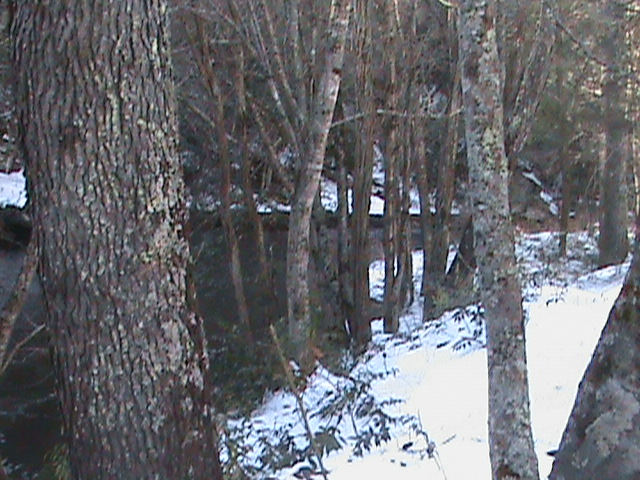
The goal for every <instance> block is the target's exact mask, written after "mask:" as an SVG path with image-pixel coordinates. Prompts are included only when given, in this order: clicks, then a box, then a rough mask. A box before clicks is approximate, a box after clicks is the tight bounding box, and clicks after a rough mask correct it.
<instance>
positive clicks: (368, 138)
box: [349, 0, 376, 346]
mask: <svg viewBox="0 0 640 480" xmlns="http://www.w3.org/2000/svg"><path fill="white" fill-rule="evenodd" d="M356 5H357V7H356V8H357V11H358V13H359V15H357V18H356V25H355V27H356V35H357V42H358V44H357V49H358V58H359V59H360V61H359V62H358V65H357V85H358V92H360V94H359V95H358V96H357V97H356V105H357V107H358V108H357V110H358V111H361V112H364V113H365V115H364V116H363V118H362V120H361V121H360V123H358V127H359V128H358V132H359V135H356V165H355V172H354V176H353V214H352V218H351V258H352V262H353V314H352V316H351V318H350V320H349V330H350V332H351V336H352V338H353V339H354V341H355V343H356V345H357V346H362V345H366V344H367V342H368V341H369V340H370V339H371V327H370V324H369V308H368V306H369V303H370V298H369V263H370V261H371V259H370V253H369V209H370V206H371V186H372V183H373V154H374V132H375V122H376V116H375V114H374V112H375V105H374V99H373V81H372V48H373V45H372V43H373V39H372V32H371V28H372V22H371V17H372V15H373V13H372V10H373V5H372V2H369V0H358V1H357V3H356Z"/></svg>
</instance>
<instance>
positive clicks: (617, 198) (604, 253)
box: [598, 2, 629, 266]
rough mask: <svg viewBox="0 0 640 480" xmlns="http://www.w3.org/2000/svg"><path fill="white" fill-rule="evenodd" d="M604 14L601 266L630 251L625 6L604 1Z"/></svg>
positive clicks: (615, 260) (609, 263) (619, 258)
mask: <svg viewBox="0 0 640 480" xmlns="http://www.w3.org/2000/svg"><path fill="white" fill-rule="evenodd" d="M603 14H604V16H605V18H607V19H608V20H609V22H608V25H610V28H609V30H608V32H607V34H606V35H605V38H604V39H603V50H604V54H605V56H606V58H607V59H608V61H609V62H610V63H611V64H610V66H609V67H608V69H607V72H606V73H605V80H604V86H603V88H602V93H603V97H604V110H605V111H604V117H605V118H604V119H605V148H604V155H605V158H604V161H603V163H602V169H601V171H600V234H599V236H598V248H599V258H598V263H599V265H600V266H606V265H611V264H615V263H620V262H622V261H624V259H625V258H626V256H627V253H628V252H629V238H628V234H627V228H628V220H627V215H628V209H627V188H626V184H627V182H626V164H627V157H628V153H629V148H628V140H629V139H628V133H629V124H628V122H627V120H626V113H625V106H626V101H625V100H626V93H625V90H626V87H627V85H626V77H625V75H624V69H623V67H622V66H621V63H622V62H621V61H620V59H621V58H624V57H625V55H624V49H625V41H624V37H625V33H624V32H625V28H624V24H625V15H626V13H625V6H624V5H618V4H617V3H612V2H605V5H604V7H603Z"/></svg>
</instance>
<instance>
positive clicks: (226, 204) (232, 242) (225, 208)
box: [191, 15, 254, 344]
mask: <svg viewBox="0 0 640 480" xmlns="http://www.w3.org/2000/svg"><path fill="white" fill-rule="evenodd" d="M193 20H194V22H195V31H196V32H197V38H196V37H195V36H193V37H192V38H191V45H192V48H193V51H194V53H195V57H196V59H195V60H196V63H197V65H198V68H199V70H200V74H201V75H202V78H203V81H204V83H205V87H206V88H207V90H208V91H209V94H210V95H211V97H212V98H213V99H214V100H215V102H216V113H215V115H216V116H215V121H213V122H209V123H210V125H211V124H213V125H215V133H216V134H217V137H218V161H219V162H220V166H221V170H222V179H221V192H220V197H221V209H220V216H221V219H222V225H223V227H224V232H225V236H226V239H227V243H228V245H229V267H230V273H231V283H232V284H233V291H234V294H235V297H236V307H237V309H238V318H239V320H240V324H241V325H242V328H243V329H244V332H245V333H246V335H247V337H248V339H249V343H250V344H253V343H254V341H253V334H252V329H251V320H250V318H249V307H248V304H247V296H246V295H245V291H244V283H243V280H242V265H241V263H240V248H239V246H238V235H237V234H236V230H235V227H234V225H233V218H232V214H231V160H230V158H229V145H228V142H227V131H226V128H225V109H224V96H223V94H222V90H221V88H220V82H219V80H218V75H217V73H216V71H215V70H214V66H213V62H212V61H211V59H213V58H215V55H214V54H213V51H212V50H211V48H210V45H209V42H208V39H207V36H206V28H205V25H204V22H203V21H202V19H201V18H200V17H198V16H197V15H196V16H194V17H193Z"/></svg>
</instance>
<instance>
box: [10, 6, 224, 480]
mask: <svg viewBox="0 0 640 480" xmlns="http://www.w3.org/2000/svg"><path fill="white" fill-rule="evenodd" d="M166 10H167V5H166V4H165V3H164V2H163V1H162V0H152V1H145V2H141V1H137V0H134V1H130V2H123V3H117V2H116V3H113V2H106V1H100V0H98V1H94V0H83V1H64V0H60V1H52V2H44V3H43V2H16V4H15V12H14V23H13V34H14V41H15V50H14V52H15V68H16V70H17V72H18V77H19V82H18V98H19V102H18V103H19V107H20V116H19V119H20V126H21V132H22V137H21V147H22V148H23V149H24V152H25V157H26V158H27V161H28V168H29V174H30V179H31V180H32V182H33V185H34V188H33V192H32V201H33V204H34V211H35V225H36V230H37V242H38V247H39V251H40V274H41V278H42V282H43V285H44V291H45V296H46V303H47V307H48V314H49V319H48V328H49V331H50V333H51V342H52V346H53V352H54V354H53V356H54V363H55V371H56V374H57V378H58V394H59V398H60V405H61V410H62V416H63V423H64V435H65V437H66V439H67V441H68V444H69V447H70V448H69V452H70V466H71V472H72V475H73V478H77V479H89V478H91V479H107V478H166V479H169V478H174V479H178V478H180V479H182V478H191V479H221V478H222V472H221V468H220V464H219V462H218V454H217V448H218V446H217V440H216V429H215V425H214V419H213V414H214V412H213V411H212V406H211V403H210V394H211V385H210V373H209V363H208V358H207V352H206V348H205V340H204V336H203V331H202V324H201V321H200V319H199V318H197V317H196V316H195V315H194V314H193V313H192V312H191V311H189V308H188V307H187V284H186V274H185V267H186V264H187V258H188V254H189V252H188V247H187V244H186V241H185V239H184V230H183V221H184V220H185V206H184V205H185V204H184V198H183V183H182V179H181V168H180V164H179V162H178V156H177V152H176V124H175V117H174V97H173V87H172V83H171V82H172V70H171V62H170V60H169V44H168V32H167V22H166V18H165V14H166Z"/></svg>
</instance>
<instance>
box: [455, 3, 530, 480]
mask: <svg viewBox="0 0 640 480" xmlns="http://www.w3.org/2000/svg"><path fill="white" fill-rule="evenodd" d="M497 13H498V11H497V2H493V1H489V2H487V1H479V0H465V1H464V2H462V3H461V9H460V14H459V15H460V16H459V29H460V30H459V31H460V43H459V55H460V63H461V72H462V98H463V106H464V119H465V137H466V141H467V162H468V164H469V180H470V184H471V186H470V188H471V201H472V208H473V226H474V233H475V254H476V259H477V262H478V267H479V272H480V285H481V299H482V304H483V305H484V308H485V312H486V314H485V315H486V318H487V362H488V371H489V449H490V456H491V469H492V472H493V478H494V479H495V480H502V479H504V480H506V479H512V478H521V479H537V478H539V475H538V461H537V457H536V454H535V452H534V449H533V438H532V434H531V420H530V411H529V389H528V382H527V362H526V354H525V342H524V318H523V312H522V294H521V290H520V288H521V287H520V283H519V281H518V270H517V267H516V261H515V253H514V232H513V226H512V223H511V214H510V210H509V191H508V188H509V166H508V163H507V155H506V151H505V130H504V123H503V118H504V111H503V103H502V93H503V85H504V65H503V64H502V63H501V61H500V57H499V55H498V45H497V40H496V38H497V31H496V17H497Z"/></svg>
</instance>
